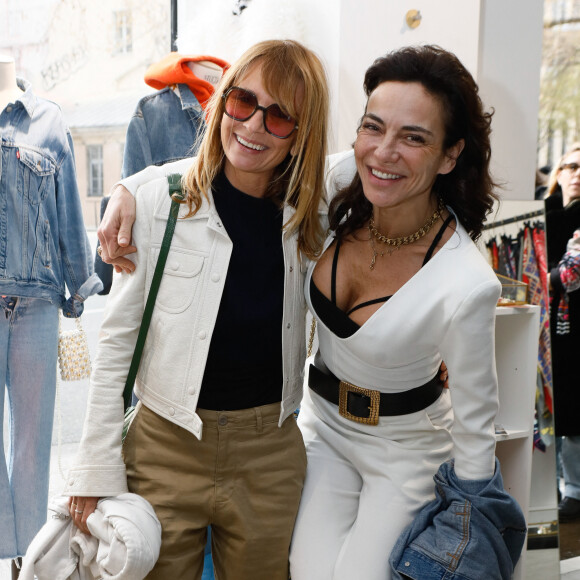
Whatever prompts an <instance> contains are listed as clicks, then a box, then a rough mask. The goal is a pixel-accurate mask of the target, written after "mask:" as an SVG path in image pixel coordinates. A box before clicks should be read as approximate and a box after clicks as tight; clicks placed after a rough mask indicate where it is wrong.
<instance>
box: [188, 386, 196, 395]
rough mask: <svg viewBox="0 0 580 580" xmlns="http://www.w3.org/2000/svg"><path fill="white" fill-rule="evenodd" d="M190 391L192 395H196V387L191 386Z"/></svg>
mask: <svg viewBox="0 0 580 580" xmlns="http://www.w3.org/2000/svg"><path fill="white" fill-rule="evenodd" d="M188 393H189V394H190V395H195V388H194V387H191V389H189V391H188Z"/></svg>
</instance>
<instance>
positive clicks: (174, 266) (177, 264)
mask: <svg viewBox="0 0 580 580" xmlns="http://www.w3.org/2000/svg"><path fill="white" fill-rule="evenodd" d="M169 267H170V268H171V269H172V270H179V262H171V265H170V266H169Z"/></svg>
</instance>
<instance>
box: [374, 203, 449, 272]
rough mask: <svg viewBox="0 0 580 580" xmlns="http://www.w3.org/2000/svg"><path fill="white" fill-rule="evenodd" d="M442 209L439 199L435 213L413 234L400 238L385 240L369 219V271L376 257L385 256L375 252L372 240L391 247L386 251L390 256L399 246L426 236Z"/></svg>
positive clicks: (382, 253)
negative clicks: (370, 255) (371, 252)
mask: <svg viewBox="0 0 580 580" xmlns="http://www.w3.org/2000/svg"><path fill="white" fill-rule="evenodd" d="M443 207H444V205H443V200H442V199H439V204H438V206H437V209H436V210H435V213H434V214H433V215H432V216H431V217H430V218H429V219H428V220H427V221H426V222H425V223H424V224H423V225H422V226H421V227H420V228H419V229H418V230H417V231H416V232H415V233H413V234H410V235H408V236H402V237H400V238H387V236H385V235H383V234H381V232H379V230H377V228H376V226H375V220H374V218H371V219H370V221H369V225H368V228H369V241H370V244H371V249H372V251H373V258H372V260H371V265H370V266H369V268H370V269H371V270H374V269H375V263H376V261H377V256H379V255H380V256H384V255H385V252H384V251H383V252H377V250H376V248H375V241H374V238H376V239H377V240H378V241H379V242H381V244H385V245H387V246H391V247H390V249H389V250H388V251H387V253H388V254H389V255H390V254H392V253H393V252H394V251H395V250H398V249H399V248H400V247H401V246H407V245H409V244H412V243H413V242H416V241H417V240H420V239H421V238H422V237H423V236H425V235H426V234H428V233H429V231H430V230H431V228H432V227H433V225H434V224H435V222H436V221H437V220H438V219H439V218H440V217H441V212H442V210H443Z"/></svg>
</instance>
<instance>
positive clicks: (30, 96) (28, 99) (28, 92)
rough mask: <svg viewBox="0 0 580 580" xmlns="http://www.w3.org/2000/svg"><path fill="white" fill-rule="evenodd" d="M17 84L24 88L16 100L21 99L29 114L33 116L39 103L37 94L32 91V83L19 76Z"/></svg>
mask: <svg viewBox="0 0 580 580" xmlns="http://www.w3.org/2000/svg"><path fill="white" fill-rule="evenodd" d="M16 84H17V85H18V87H19V88H20V89H22V94H21V95H20V96H19V97H18V98H17V99H16V102H18V101H20V102H21V103H22V106H23V107H24V109H25V110H26V112H27V113H28V116H29V117H30V118H32V116H33V115H34V110H35V109H36V105H37V99H36V96H35V95H34V93H33V92H32V84H31V83H30V82H29V81H27V80H26V79H22V78H19V77H17V78H16Z"/></svg>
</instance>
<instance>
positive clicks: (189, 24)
mask: <svg viewBox="0 0 580 580" xmlns="http://www.w3.org/2000/svg"><path fill="white" fill-rule="evenodd" d="M232 5H233V2H232V1H231V0H212V2H210V3H208V2H207V1H206V0H203V2H202V0H187V1H186V0H181V1H180V3H179V10H180V13H179V14H180V16H179V37H180V41H181V42H180V44H179V47H180V51H181V52H194V53H197V54H203V53H206V54H207V51H208V50H209V51H210V54H213V55H214V56H221V57H222V58H225V59H226V60H233V59H235V58H237V56H239V54H241V52H242V51H243V50H245V49H246V48H247V47H248V46H249V45H250V44H251V43H252V42H256V41H258V40H262V39H264V38H269V37H276V38H286V37H290V38H296V39H297V40H300V41H302V42H304V43H306V44H307V45H308V46H310V47H311V48H312V49H313V50H315V51H316V52H317V53H318V54H319V55H320V56H321V57H322V59H323V61H324V63H325V66H326V69H327V72H328V77H329V83H330V93H331V107H332V109H331V135H330V148H331V152H335V151H342V150H344V149H347V148H349V147H350V145H351V143H352V142H353V140H354V137H355V130H356V126H357V123H358V120H359V118H360V116H361V115H362V113H363V110H364V105H365V98H364V94H363V89H362V83H363V77H364V72H365V70H366V69H367V68H368V66H369V65H370V64H371V63H372V62H373V60H374V59H375V58H376V57H378V56H380V55H383V54H385V53H386V52H388V51H389V50H393V49H396V48H399V47H401V46H405V45H409V44H423V43H432V44H438V45H440V46H442V47H443V48H445V49H448V50H451V51H453V52H454V53H455V54H457V56H458V57H459V58H460V59H461V61H462V62H463V63H464V64H465V66H466V67H467V68H468V69H469V71H470V72H471V73H472V74H473V76H474V77H475V79H476V80H477V82H478V83H479V85H480V90H481V95H482V98H483V101H484V103H485V105H486V107H488V108H489V107H493V108H494V109H495V111H496V113H495V116H494V120H493V124H492V127H493V135H492V146H493V157H492V170H493V171H494V174H495V175H496V177H497V179H498V180H499V181H501V182H502V183H503V184H504V188H503V189H502V190H501V191H500V194H501V195H502V196H503V197H504V198H505V199H524V200H525V199H533V198H534V175H535V165H536V139H537V117H538V99H539V78H540V77H539V75H540V63H541V50H542V17H543V12H542V10H543V0H509V1H508V2H506V1H504V0H356V1H355V0H284V2H274V1H273V0H251V1H250V2H249V3H248V7H247V8H246V9H245V10H244V12H242V14H241V15H239V16H233V15H232V14H231V8H232ZM411 9H414V10H418V11H419V12H420V13H421V17H422V18H421V22H420V25H419V26H418V27H417V28H410V27H409V26H408V25H407V23H406V21H405V15H406V14H407V12H408V11H409V10H411Z"/></svg>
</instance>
